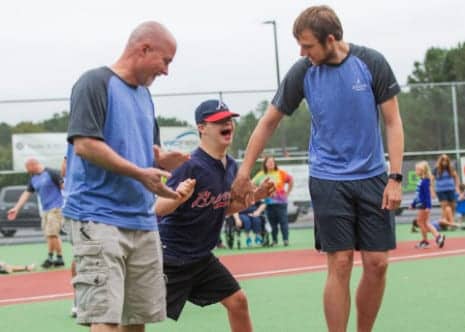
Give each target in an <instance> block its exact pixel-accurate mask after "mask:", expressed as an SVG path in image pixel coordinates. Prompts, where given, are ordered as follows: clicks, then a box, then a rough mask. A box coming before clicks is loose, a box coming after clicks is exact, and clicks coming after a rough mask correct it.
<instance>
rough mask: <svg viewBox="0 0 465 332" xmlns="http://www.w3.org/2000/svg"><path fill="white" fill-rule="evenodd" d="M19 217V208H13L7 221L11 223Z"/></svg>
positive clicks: (9, 211) (8, 214)
mask: <svg viewBox="0 0 465 332" xmlns="http://www.w3.org/2000/svg"><path fill="white" fill-rule="evenodd" d="M17 215H18V209H17V208H12V209H10V210H8V213H7V219H8V220H9V221H13V220H15V219H16V216H17Z"/></svg>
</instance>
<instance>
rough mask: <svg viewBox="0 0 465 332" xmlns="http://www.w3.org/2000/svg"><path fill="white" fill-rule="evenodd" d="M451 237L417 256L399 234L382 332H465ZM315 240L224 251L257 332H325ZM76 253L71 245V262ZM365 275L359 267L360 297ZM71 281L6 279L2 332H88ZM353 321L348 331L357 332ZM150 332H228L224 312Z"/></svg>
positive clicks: (30, 252)
mask: <svg viewBox="0 0 465 332" xmlns="http://www.w3.org/2000/svg"><path fill="white" fill-rule="evenodd" d="M446 235H447V239H448V240H447V241H446V245H445V247H444V248H443V249H436V248H431V249H425V250H418V249H413V246H414V243H415V241H417V239H418V238H419V234H418V233H415V234H412V233H410V228H409V227H408V226H407V225H400V226H399V227H398V241H399V248H398V250H396V251H393V252H392V254H391V258H392V264H391V265H390V267H389V272H388V286H387V289H386V293H385V298H384V302H383V306H382V308H381V311H380V314H379V317H378V320H377V323H376V326H375V331H399V332H401V331H425V332H427V331H465V316H464V314H465V291H464V289H465V287H464V282H463V273H464V271H465V259H464V256H465V231H455V232H447V234H446ZM312 237H313V236H312V230H310V229H303V230H292V233H291V247H289V248H284V247H278V248H272V249H269V248H267V249H262V248H260V249H257V248H254V249H249V250H244V249H242V250H237V249H236V250H218V251H217V254H218V255H220V256H222V257H221V259H222V261H223V262H224V263H225V264H226V265H228V266H229V267H230V268H231V271H232V272H233V273H234V274H235V275H236V276H237V277H238V278H239V279H240V280H241V285H242V287H243V288H244V289H245V291H246V293H247V294H248V298H249V304H250V308H251V313H252V319H253V323H254V328H255V331H324V330H325V322H324V317H323V308H322V304H321V303H322V300H321V297H322V289H323V285H324V281H325V272H324V271H323V270H324V269H325V259H324V255H322V254H318V253H316V252H315V251H314V250H312V249H311V248H312V246H313V240H312ZM285 249H286V250H285ZM43 251H44V245H43V244H34V245H16V246H2V247H0V259H2V260H7V258H8V262H11V263H13V262H14V263H18V264H26V263H30V262H36V263H40V262H41V260H42V259H43ZM70 251H71V250H70V247H69V245H66V246H65V257H66V259H67V262H69V261H70ZM238 254H239V255H238ZM357 261H358V258H356V262H357ZM359 275H360V268H359V267H358V266H357V267H355V269H354V273H353V278H352V279H353V285H352V287H353V289H355V286H356V281H357V280H358V277H359ZM68 278H69V273H68V271H66V270H58V271H57V270H55V271H53V272H52V271H50V272H37V273H29V274H19V275H15V276H12V275H10V276H2V277H0V331H8V332H9V331H39V332H40V331H44V332H45V331H47V332H54V331H85V330H86V328H83V327H79V326H77V325H75V323H74V320H73V319H72V318H71V317H69V312H70V308H71V299H70V297H69V294H70V291H71V287H70V285H69V280H68ZM29 289H30V291H29ZM22 292H23V293H22ZM15 294H16V295H15ZM47 294H48V295H47ZM53 298H58V299H54V300H52V299H53ZM60 298H61V299H60ZM24 301H33V302H31V303H24ZM353 318H354V316H353V315H352V316H351V321H350V322H349V331H354V330H355V328H354V326H355V325H354V319H353ZM147 331H228V323H227V318H226V313H225V310H224V309H223V308H222V307H221V305H213V306H210V307H206V308H198V307H195V306H193V305H189V304H188V305H187V306H186V308H185V309H184V312H183V315H182V317H181V319H180V321H179V322H177V323H174V322H172V321H167V322H164V323H162V324H158V325H150V326H149V327H148V329H147Z"/></svg>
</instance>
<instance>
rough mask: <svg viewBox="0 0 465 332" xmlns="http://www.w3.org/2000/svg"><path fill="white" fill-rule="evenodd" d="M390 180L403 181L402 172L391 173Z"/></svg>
mask: <svg viewBox="0 0 465 332" xmlns="http://www.w3.org/2000/svg"><path fill="white" fill-rule="evenodd" d="M388 178H389V180H393V181H395V182H397V183H402V180H403V176H402V174H401V173H389V175H388Z"/></svg>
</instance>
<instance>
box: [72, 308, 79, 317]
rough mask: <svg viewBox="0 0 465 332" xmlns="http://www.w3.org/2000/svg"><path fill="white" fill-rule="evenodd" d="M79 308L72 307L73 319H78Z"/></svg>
mask: <svg viewBox="0 0 465 332" xmlns="http://www.w3.org/2000/svg"><path fill="white" fill-rule="evenodd" d="M77 311H78V310H77V307H74V306H73V307H72V308H71V317H73V318H76V317H77Z"/></svg>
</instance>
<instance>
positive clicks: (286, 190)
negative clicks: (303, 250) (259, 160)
mask: <svg viewBox="0 0 465 332" xmlns="http://www.w3.org/2000/svg"><path fill="white" fill-rule="evenodd" d="M266 178H270V179H271V180H272V181H273V182H274V184H275V187H276V191H275V193H274V194H273V195H272V196H271V197H267V198H266V199H265V204H266V216H267V217H268V221H269V222H270V225H271V237H272V239H273V242H272V243H271V245H272V246H275V245H276V244H277V243H278V225H279V227H280V228H281V233H282V236H283V244H284V245H285V246H288V245H289V226H288V218H287V198H288V196H289V194H290V193H291V190H292V187H293V185H294V180H293V179H292V176H291V175H290V174H289V173H287V172H286V171H284V170H283V169H281V168H279V167H278V164H277V163H276V160H275V159H274V158H273V157H265V159H264V160H263V165H262V170H261V171H260V172H258V173H257V174H256V175H255V176H254V178H253V179H252V182H253V183H254V184H256V185H260V184H261V183H262V182H263V181H264V180H265V179H266Z"/></svg>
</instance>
